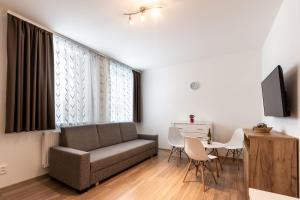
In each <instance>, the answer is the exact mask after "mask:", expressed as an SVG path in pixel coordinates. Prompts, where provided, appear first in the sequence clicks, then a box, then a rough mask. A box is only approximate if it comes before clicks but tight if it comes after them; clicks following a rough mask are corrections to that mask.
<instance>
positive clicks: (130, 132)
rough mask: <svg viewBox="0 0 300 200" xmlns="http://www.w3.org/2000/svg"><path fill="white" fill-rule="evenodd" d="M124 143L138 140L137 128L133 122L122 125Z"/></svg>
mask: <svg viewBox="0 0 300 200" xmlns="http://www.w3.org/2000/svg"><path fill="white" fill-rule="evenodd" d="M120 130H121V136H122V141H123V142H126V141H130V140H136V139H137V138H138V135H137V130H136V126H135V124H134V123H133V122H123V123H120Z"/></svg>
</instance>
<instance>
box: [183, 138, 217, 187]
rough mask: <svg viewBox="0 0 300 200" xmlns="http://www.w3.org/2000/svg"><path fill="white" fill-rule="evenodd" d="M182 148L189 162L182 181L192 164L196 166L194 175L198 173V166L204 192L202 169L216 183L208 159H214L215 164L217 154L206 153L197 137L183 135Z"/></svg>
mask: <svg viewBox="0 0 300 200" xmlns="http://www.w3.org/2000/svg"><path fill="white" fill-rule="evenodd" d="M184 150H185V152H186V154H187V155H188V157H189V159H190V162H189V165H188V168H187V170H186V173H185V175H184V178H183V182H185V179H186V176H187V174H188V173H189V171H190V170H192V169H193V168H192V165H194V167H195V168H196V176H197V174H198V170H199V167H200V170H201V176H202V183H203V191H204V192H205V181H204V171H205V170H206V169H207V170H208V171H209V172H210V173H211V174H212V176H213V178H214V181H215V183H216V184H217V180H216V177H215V175H214V173H213V171H212V170H211V168H210V166H209V161H210V160H214V161H215V163H216V166H217V160H216V159H217V156H213V155H208V154H207V152H206V151H205V148H204V146H203V144H202V142H201V140H200V139H199V138H193V137H185V139H184Z"/></svg>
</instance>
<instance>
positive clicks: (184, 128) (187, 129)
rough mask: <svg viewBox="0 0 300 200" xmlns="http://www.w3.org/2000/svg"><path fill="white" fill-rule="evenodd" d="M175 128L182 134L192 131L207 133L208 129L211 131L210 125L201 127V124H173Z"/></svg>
mask: <svg viewBox="0 0 300 200" xmlns="http://www.w3.org/2000/svg"><path fill="white" fill-rule="evenodd" d="M175 127H177V128H179V129H180V130H181V131H183V132H193V131H194V132H201V133H208V129H211V126H210V125H201V124H175ZM211 131H212V130H211Z"/></svg>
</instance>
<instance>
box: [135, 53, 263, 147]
mask: <svg viewBox="0 0 300 200" xmlns="http://www.w3.org/2000/svg"><path fill="white" fill-rule="evenodd" d="M260 78H261V57H260V51H256V52H249V53H240V54H235V55H227V56H222V57H214V58H211V59H207V60H202V61H197V62H193V63H186V64H181V65H177V66H170V67H165V68H159V69H152V70H147V71H145V72H143V77H142V91H143V115H144V116H143V123H142V124H141V125H140V127H139V129H140V131H143V132H146V133H148V132H149V133H157V134H159V146H160V147H161V148H168V143H167V134H168V127H169V126H170V124H171V122H174V121H183V120H188V115H189V114H194V115H196V120H209V121H213V123H214V134H215V139H216V140H218V141H221V142H226V141H228V140H229V139H230V137H231V135H232V133H233V131H234V129H235V128H238V127H252V126H253V125H255V124H257V123H258V122H259V121H260V120H261V103H262V102H261V89H260ZM192 81H199V83H200V88H199V90H197V91H193V90H191V89H190V88H189V84H190V82H192Z"/></svg>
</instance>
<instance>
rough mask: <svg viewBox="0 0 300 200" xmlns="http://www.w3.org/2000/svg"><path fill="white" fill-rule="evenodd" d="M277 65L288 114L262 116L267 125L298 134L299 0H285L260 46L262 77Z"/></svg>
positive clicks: (299, 123) (299, 87)
mask: <svg viewBox="0 0 300 200" xmlns="http://www.w3.org/2000/svg"><path fill="white" fill-rule="evenodd" d="M277 65H281V66H282V68H283V72H284V77H285V84H286V89H287V93H288V99H289V103H290V105H291V112H292V116H291V117H287V118H277V117H264V121H265V122H266V123H268V125H269V126H272V127H274V128H275V129H277V130H279V131H283V132H285V133H287V134H289V135H293V136H296V137H298V138H300V119H299V109H300V107H299V106H300V104H299V102H300V98H299V94H300V93H299V89H300V85H299V78H298V77H299V75H300V74H299V66H300V1H299V0H285V1H284V2H283V4H282V6H281V8H280V10H279V13H278V15H277V17H276V19H275V21H274V24H273V27H272V29H271V31H270V33H269V36H268V38H267V40H266V42H265V44H264V46H263V50H262V79H264V78H265V77H266V76H267V75H268V74H269V73H270V72H271V71H272V70H273V69H274V68H275V67H276V66H277Z"/></svg>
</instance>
